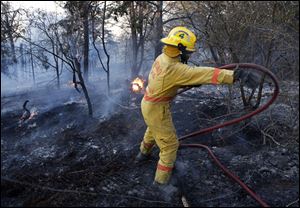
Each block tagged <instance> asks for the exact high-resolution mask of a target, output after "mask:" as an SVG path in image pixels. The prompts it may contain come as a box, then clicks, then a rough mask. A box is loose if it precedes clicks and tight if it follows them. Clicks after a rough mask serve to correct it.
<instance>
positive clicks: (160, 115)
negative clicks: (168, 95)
mask: <svg viewBox="0 0 300 208" xmlns="http://www.w3.org/2000/svg"><path fill="white" fill-rule="evenodd" d="M142 114H143V117H144V120H145V122H146V124H147V126H148V128H147V130H146V132H145V135H144V139H143V141H142V143H141V146H140V151H141V152H142V153H143V154H145V155H147V154H150V151H151V149H152V147H153V145H154V144H155V143H156V145H157V146H158V147H159V150H160V153H159V161H158V164H157V169H156V173H155V179H154V180H155V181H156V182H158V183H160V184H165V183H167V182H168V181H169V178H170V176H171V174H172V168H173V166H174V163H175V160H176V154H177V150H178V146H179V142H178V139H177V136H176V131H175V128H174V125H173V122H172V116H171V112H170V104H169V103H151V102H147V101H145V100H144V99H143V100H142Z"/></svg>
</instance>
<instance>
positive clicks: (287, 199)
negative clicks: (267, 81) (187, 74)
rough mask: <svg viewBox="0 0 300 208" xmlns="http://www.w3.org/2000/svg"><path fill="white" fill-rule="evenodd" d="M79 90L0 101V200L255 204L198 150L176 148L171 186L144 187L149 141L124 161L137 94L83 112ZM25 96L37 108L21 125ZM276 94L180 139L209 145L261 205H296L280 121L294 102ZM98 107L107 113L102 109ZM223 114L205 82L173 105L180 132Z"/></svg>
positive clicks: (292, 142) (294, 141)
mask: <svg viewBox="0 0 300 208" xmlns="http://www.w3.org/2000/svg"><path fill="white" fill-rule="evenodd" d="M204 89H205V88H204ZM286 91H287V92H288V91H289V90H288V89H287V90H286ZM45 93H48V95H49V93H51V92H44V94H45ZM49 96H56V95H49ZM80 96H81V95H78V94H76V92H75V93H73V92H71V93H70V96H67V97H66V96H61V97H59V96H58V97H55V100H56V101H55V102H50V103H52V105H51V106H50V105H49V102H48V101H46V100H45V99H43V98H41V96H40V94H39V93H37V94H32V93H31V94H28V93H27V94H26V93H24V94H18V95H14V96H10V97H3V98H2V99H1V103H2V105H1V171H2V173H1V206H151V207H157V206H183V205H182V196H183V195H184V196H185V197H186V199H187V201H188V203H189V205H190V206H212V207H217V206H221V207H224V206H235V207H244V206H258V204H257V202H256V201H255V200H253V199H252V198H251V197H250V196H248V195H247V194H246V192H245V191H244V190H243V189H241V187H240V186H239V185H237V184H236V183H234V182H233V181H232V180H231V179H229V178H227V177H226V176H225V175H224V174H223V172H222V171H221V170H220V169H219V168H218V167H217V166H216V165H215V164H214V162H213V161H212V160H211V158H210V157H209V155H208V154H207V152H206V150H204V149H191V148H180V150H179V151H178V157H177V162H176V165H175V170H174V174H173V177H172V180H171V182H170V185H169V186H168V187H167V188H166V189H164V190H162V189H159V188H157V187H155V186H153V185H152V181H153V178H154V173H155V168H156V163H157V160H158V149H157V148H156V149H154V151H153V153H152V157H151V159H150V160H149V161H146V162H143V163H142V164H134V163H133V160H134V157H135V156H136V154H137V153H138V151H139V143H140V141H141V139H142V137H143V134H144V131H145V129H146V126H145V123H144V121H143V118H142V115H141V112H140V108H139V107H138V104H139V101H140V99H141V97H140V96H139V97H135V98H134V99H135V101H134V102H135V104H134V105H132V103H131V105H130V107H128V108H124V106H128V101H126V102H125V101H124V100H123V101H120V102H123V103H122V106H123V107H122V106H120V105H115V103H109V104H107V100H106V99H104V98H102V99H98V100H97V102H95V103H94V105H95V106H99V108H98V109H100V110H99V111H97V112H98V114H97V115H96V116H95V117H94V118H90V117H88V116H87V109H86V105H85V103H84V102H83V101H82V100H81V99H82V98H81V97H80ZM102 97H105V96H102ZM26 99H29V100H30V102H29V106H31V110H32V106H35V108H36V109H37V115H35V116H34V117H33V118H32V119H31V120H28V121H26V122H25V123H22V124H21V125H20V123H19V118H20V117H21V115H22V108H21V107H19V106H22V104H23V102H24V101H25V100H26ZM281 99H282V97H281V98H280V99H279V100H278V101H277V103H276V104H274V105H273V106H271V107H272V108H271V107H270V109H268V110H267V111H265V112H264V113H263V114H261V115H260V116H256V117H255V118H252V119H251V120H248V121H246V122H242V123H240V124H237V125H234V126H231V127H226V128H224V129H219V130H217V131H215V132H213V133H211V134H207V135H203V136H196V137H194V138H190V139H188V140H186V141H184V143H202V144H207V145H208V146H210V147H211V148H212V151H213V152H214V153H215V154H216V156H217V157H218V158H219V160H220V161H221V162H222V163H223V164H224V165H226V166H227V167H228V168H229V169H230V170H231V171H232V172H233V173H234V174H236V175H237V176H239V177H240V178H241V179H242V180H243V181H244V182H245V183H246V184H247V185H248V186H249V187H250V188H251V189H252V190H253V191H255V192H256V193H257V194H258V195H259V196H260V197H261V198H262V199H264V200H265V201H266V202H267V203H268V204H269V205H271V206H278V207H281V206H286V205H291V206H299V202H297V201H296V200H297V199H298V195H299V185H298V184H299V156H298V153H299V145H298V142H299V139H298V134H295V131H297V129H296V127H295V125H292V122H288V119H290V116H289V115H290V114H293V112H294V111H293V110H295V109H296V111H297V112H299V107H298V105H299V103H298V102H295V100H293V102H295V103H292V104H291V105H287V104H286V103H284V102H283V101H282V100H281ZM132 100H133V99H132V98H131V99H130V100H129V101H132ZM54 103H55V104H54ZM107 105H114V108H113V111H111V112H113V113H108V114H104V113H103V112H101V106H107ZM290 106H293V108H295V109H293V108H292V107H290ZM226 112H227V107H226V105H225V103H224V100H223V99H220V96H217V95H216V94H214V92H207V91H205V90H202V91H201V90H199V91H195V90H191V91H187V92H186V93H184V94H182V95H181V96H178V97H177V98H176V99H175V101H174V102H173V104H172V114H173V121H174V125H175V127H176V129H177V134H178V135H179V136H182V135H185V134H187V133H190V132H192V131H195V130H199V129H201V128H205V127H209V126H211V125H214V124H217V123H219V122H224V120H225V119H228V117H227V118H225V117H224V118H223V117H222V115H223V114H225V113H226ZM101 115H105V116H101ZM216 117H219V119H216V120H212V118H216ZM270 119H272V125H273V126H271V127H270V125H268V124H270V123H271V120H270ZM284 119H287V120H284ZM298 125H299V124H298ZM275 130H276V132H279V133H281V134H279V133H278V134H275V133H276V132H274V131H275ZM284 133H285V134H284ZM275 136H276V138H275ZM294 201H296V202H295V203H293V204H291V203H292V202H294Z"/></svg>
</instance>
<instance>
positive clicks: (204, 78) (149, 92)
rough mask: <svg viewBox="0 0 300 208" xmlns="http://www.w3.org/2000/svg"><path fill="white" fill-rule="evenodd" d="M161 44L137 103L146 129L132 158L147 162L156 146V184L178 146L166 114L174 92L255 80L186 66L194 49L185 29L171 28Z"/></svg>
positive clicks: (165, 174) (166, 175)
mask: <svg viewBox="0 0 300 208" xmlns="http://www.w3.org/2000/svg"><path fill="white" fill-rule="evenodd" d="M161 42H162V43H164V47H163V53H162V54H161V55H159V56H158V57H157V58H156V60H155V61H154V63H153V65H152V68H151V71H150V73H149V76H148V86H147V88H146V91H145V94H144V97H143V99H142V102H141V108H142V114H143V117H144V120H145V122H146V124H147V129H146V132H145V135H144V138H143V141H142V142H141V145H140V152H139V154H138V155H137V157H136V158H135V163H139V162H141V161H144V160H145V159H148V158H149V155H150V153H151V150H152V149H153V146H154V144H156V145H157V146H158V148H159V150H160V153H159V161H158V163H157V167H156V173H155V179H154V184H158V185H160V184H167V183H168V181H169V179H170V176H171V173H172V169H173V168H174V163H175V160H176V154H177V150H178V146H179V142H178V139H177V136H176V130H175V128H174V125H173V122H172V116H171V112H170V101H171V100H172V99H173V98H174V97H175V96H176V93H177V90H178V89H179V88H181V87H184V86H189V85H200V84H214V85H216V84H232V83H233V82H234V81H235V80H237V79H243V80H244V83H248V82H252V81H255V80H253V79H250V76H245V74H244V73H242V71H241V70H235V71H232V70H224V69H218V68H214V67H192V66H188V65H187V64H186V63H187V60H188V58H189V56H190V54H191V53H193V52H194V51H195V50H196V49H195V44H196V36H195V35H194V33H193V32H191V31H190V30H188V29H187V28H185V27H175V28H173V29H172V30H171V31H170V33H169V35H168V36H167V37H165V38H162V39H161ZM247 77H248V78H247ZM250 84H253V83H250Z"/></svg>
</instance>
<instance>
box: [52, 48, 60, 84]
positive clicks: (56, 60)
mask: <svg viewBox="0 0 300 208" xmlns="http://www.w3.org/2000/svg"><path fill="white" fill-rule="evenodd" d="M53 52H55V53H56V54H57V55H58V53H59V52H58V47H56V51H53ZM54 61H55V71H56V79H57V88H58V89H60V78H59V76H60V75H59V65H58V64H59V63H58V58H57V57H54Z"/></svg>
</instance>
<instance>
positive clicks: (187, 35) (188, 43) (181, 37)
mask: <svg viewBox="0 0 300 208" xmlns="http://www.w3.org/2000/svg"><path fill="white" fill-rule="evenodd" d="M196 40H197V39H196V36H195V34H194V33H193V32H192V31H190V30H189V29H187V28H185V27H175V28H173V29H172V30H171V31H170V32H169V35H168V37H165V38H162V39H161V40H160V41H161V42H163V43H164V44H166V45H171V46H176V47H177V46H178V44H180V43H181V44H182V45H183V46H185V47H186V50H187V51H190V52H194V51H196V49H195V44H196Z"/></svg>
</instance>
